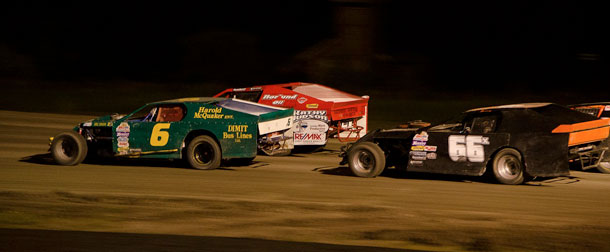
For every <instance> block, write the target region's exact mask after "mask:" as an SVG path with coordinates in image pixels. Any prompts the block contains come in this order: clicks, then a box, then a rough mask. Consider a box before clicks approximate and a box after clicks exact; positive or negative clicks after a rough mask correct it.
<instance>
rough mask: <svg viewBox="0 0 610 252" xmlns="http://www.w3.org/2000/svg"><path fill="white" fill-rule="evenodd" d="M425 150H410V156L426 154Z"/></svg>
mask: <svg viewBox="0 0 610 252" xmlns="http://www.w3.org/2000/svg"><path fill="white" fill-rule="evenodd" d="M426 154H427V153H426V152H425V151H411V156H426Z"/></svg>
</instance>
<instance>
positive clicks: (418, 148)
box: [411, 146, 425, 151]
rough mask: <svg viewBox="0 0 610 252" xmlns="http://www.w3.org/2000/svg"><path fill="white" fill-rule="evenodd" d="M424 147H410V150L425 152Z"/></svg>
mask: <svg viewBox="0 0 610 252" xmlns="http://www.w3.org/2000/svg"><path fill="white" fill-rule="evenodd" d="M424 147H425V146H411V150H412V151H424V150H425V148H424Z"/></svg>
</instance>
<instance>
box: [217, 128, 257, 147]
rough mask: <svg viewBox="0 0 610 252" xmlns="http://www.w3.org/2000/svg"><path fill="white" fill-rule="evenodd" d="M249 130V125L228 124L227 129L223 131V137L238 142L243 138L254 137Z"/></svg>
mask: <svg viewBox="0 0 610 252" xmlns="http://www.w3.org/2000/svg"><path fill="white" fill-rule="evenodd" d="M246 132H248V125H227V131H226V132H222V138H223V139H234V140H235V142H236V143H239V142H241V140H242V139H252V137H253V136H252V134H250V133H246Z"/></svg>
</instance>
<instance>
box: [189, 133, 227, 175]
mask: <svg viewBox="0 0 610 252" xmlns="http://www.w3.org/2000/svg"><path fill="white" fill-rule="evenodd" d="M200 144H209V145H210V146H211V147H212V151H213V152H214V156H213V158H212V161H210V162H209V163H207V164H201V163H199V162H197V160H195V148H196V147H197V146H198V145H200ZM186 160H187V162H188V163H189V165H190V166H191V167H192V168H194V169H198V170H213V169H216V168H218V167H220V163H221V160H222V153H221V150H220V146H218V143H217V142H216V140H214V138H212V137H210V136H198V137H195V138H193V140H192V141H191V142H190V143H189V144H188V147H187V150H186Z"/></svg>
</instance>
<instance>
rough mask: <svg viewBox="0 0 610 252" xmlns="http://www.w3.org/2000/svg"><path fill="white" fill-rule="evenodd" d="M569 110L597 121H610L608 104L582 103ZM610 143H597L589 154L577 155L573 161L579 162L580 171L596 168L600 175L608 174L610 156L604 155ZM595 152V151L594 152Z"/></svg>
mask: <svg viewBox="0 0 610 252" xmlns="http://www.w3.org/2000/svg"><path fill="white" fill-rule="evenodd" d="M568 107H569V108H571V109H573V110H576V111H578V112H582V113H585V114H589V115H592V116H595V117H597V118H599V119H605V120H610V119H608V118H610V102H597V103H584V104H575V105H569V106H568ZM609 147H610V142H608V140H606V139H604V140H603V141H599V142H597V144H596V146H595V147H594V148H591V147H587V148H590V149H591V152H590V154H589V153H588V152H585V153H584V154H581V155H578V156H577V157H575V158H574V160H573V161H580V164H581V166H582V169H583V170H585V169H589V168H597V170H599V171H600V172H602V173H610V155H604V154H606V152H607V150H608V148H609ZM595 150H597V151H595Z"/></svg>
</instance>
